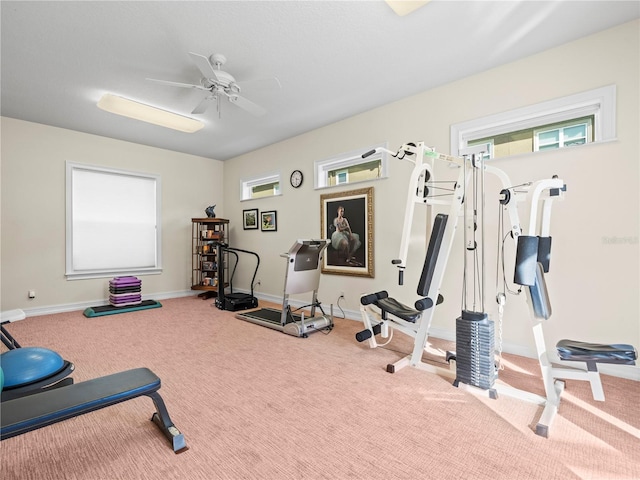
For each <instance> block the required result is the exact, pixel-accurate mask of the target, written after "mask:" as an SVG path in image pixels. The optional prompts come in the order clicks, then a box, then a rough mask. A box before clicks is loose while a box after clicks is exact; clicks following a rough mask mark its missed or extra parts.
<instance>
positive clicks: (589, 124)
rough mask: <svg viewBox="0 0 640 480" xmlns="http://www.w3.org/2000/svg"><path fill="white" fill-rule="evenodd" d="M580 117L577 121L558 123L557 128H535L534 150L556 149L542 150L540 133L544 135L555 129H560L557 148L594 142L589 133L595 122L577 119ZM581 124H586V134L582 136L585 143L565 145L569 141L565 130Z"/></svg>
mask: <svg viewBox="0 0 640 480" xmlns="http://www.w3.org/2000/svg"><path fill="white" fill-rule="evenodd" d="M577 120H580V119H576V122H565V123H564V124H560V125H557V124H556V125H557V126H556V127H555V128H549V127H546V128H539V129H534V130H533V151H534V152H539V151H544V150H556V148H542V150H541V149H540V146H541V145H540V135H542V134H543V133H547V132H553V131H556V130H557V131H558V142H557V143H558V147H557V149H560V148H569V147H577V146H581V145H586V144H587V143H592V142H590V141H589V133H590V129H591V130H592V129H593V122H590V121H588V120H585V121H577ZM579 126H584V127H585V128H584V136H583V137H581V138H584V143H580V144H577V145H565V143H566V142H567V141H568V140H567V139H566V136H565V133H564V131H565V130H566V129H568V128H574V127H579ZM545 146H546V145H543V147H545Z"/></svg>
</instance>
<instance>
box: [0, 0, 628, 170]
mask: <svg viewBox="0 0 640 480" xmlns="http://www.w3.org/2000/svg"><path fill="white" fill-rule="evenodd" d="M638 17H640V2H638V1H620V2H618V1H611V0H606V1H573V0H570V1H551V2H546V1H495V2H494V1H438V0H433V1H432V2H430V3H428V4H427V5H425V6H423V7H421V8H419V9H418V10H416V11H415V12H414V13H412V14H410V15H407V16H405V17H399V16H397V15H396V14H395V13H394V12H393V11H392V10H391V9H390V8H389V6H388V5H387V4H386V3H385V2H383V1H382V0H361V1H279V2H276V1H207V2H195V1H168V2H161V1H152V2H138V1H125V2H119V1H85V2H68V1H45V2H31V1H15V2H14V1H5V0H2V3H1V20H2V26H1V35H2V37H1V48H2V56H1V62H2V64H1V68H2V70H1V75H2V77H1V81H2V83H1V92H2V98H1V104H0V105H1V113H2V115H3V116H6V117H12V118H17V119H22V120H27V121H31V122H37V123H42V124H46V125H53V126H57V127H62V128H67V129H72V130H78V131H81V132H87V133H92V134H96V135H102V136H105V137H112V138H117V139H121V140H126V141H131V142H136V143H140V144H145V145H152V146H156V147H160V148H164V149H168V150H175V151H179V152H186V153H191V154H194V155H200V156H203V157H208V158H212V159H218V160H226V159H229V158H232V157H234V156H237V155H240V154H242V153H245V152H248V151H251V150H255V149H257V148H260V147H263V146H265V145H269V144H272V143H274V142H277V141H280V140H283V139H286V138H290V137H293V136H295V135H298V134H301V133H303V132H306V131H309V130H312V129H315V128H318V127H321V126H323V125H327V124H330V123H333V122H336V121H338V120H341V119H343V118H347V117H350V116H353V115H355V114H358V113H360V112H364V111H367V110H370V109H372V108H375V107H377V106H380V105H384V104H386V103H389V102H393V101H395V100H399V99H401V98H404V97H407V96H409V95H413V94H416V93H419V92H421V91H425V90H428V89H431V88H433V87H436V86H438V85H442V84H445V83H448V82H451V81H455V80H457V79H460V78H463V77H467V76H469V75H473V74H475V73H478V72H481V71H483V70H487V69H490V68H493V67H496V66H498V65H501V64H504V63H507V62H511V61H514V60H517V59H519V58H522V57H526V56H529V55H532V54H535V53H537V52H540V51H543V50H546V49H548V48H551V47H554V46H556V45H560V44H563V43H566V42H569V41H572V40H575V39H578V38H580V37H583V36H586V35H590V34H592V33H595V32H598V31H600V30H604V29H607V28H610V27H613V26H616V25H619V24H621V23H624V22H628V21H631V20H633V19H636V18H638ZM188 52H195V53H200V54H202V55H205V56H210V55H211V54H213V53H222V54H224V55H225V56H226V57H227V59H228V60H227V63H226V64H225V66H224V68H223V69H224V70H225V71H227V72H229V73H231V74H232V75H233V76H234V77H235V78H236V80H237V81H238V83H239V84H240V85H241V86H242V85H243V80H247V81H248V80H258V79H261V78H272V77H277V78H278V79H279V80H280V83H281V85H282V87H281V89H280V90H275V91H274V90H269V89H261V88H260V82H248V83H246V84H245V87H244V88H243V90H242V94H243V95H244V96H245V97H247V98H249V99H250V100H252V101H253V102H255V103H257V104H259V105H261V106H263V107H264V108H266V109H267V110H268V113H267V114H266V115H264V116H262V117H255V116H253V115H251V114H249V113H248V112H246V111H244V110H241V109H240V108H238V107H237V106H235V105H231V104H229V103H228V102H227V103H223V104H222V112H221V115H222V118H218V113H217V112H216V108H215V105H213V106H212V107H211V108H209V109H208V110H207V112H205V114H203V115H197V116H196V115H193V117H198V118H200V119H202V120H203V121H204V122H205V128H204V129H202V130H200V131H199V132H197V133H191V134H189V133H182V132H177V131H173V130H169V129H166V128H163V127H158V126H154V125H149V124H146V123H142V122H138V121H135V120H130V119H127V118H124V117H120V116H117V115H113V114H110V113H107V112H104V111H102V110H100V109H98V108H97V107H96V102H97V101H98V99H99V98H100V97H101V96H102V94H103V93H106V92H110V93H114V94H116V95H120V96H124V97H127V98H130V99H133V100H137V101H140V102H143V103H147V104H149V105H153V106H156V107H159V108H162V109H165V110H170V111H173V112H176V113H179V114H182V115H188V116H192V115H191V113H190V112H191V111H192V110H193V109H194V108H195V106H196V105H197V104H198V103H199V102H200V100H201V99H202V97H203V96H204V93H203V92H201V91H198V90H195V89H183V88H177V87H169V86H165V85H159V84H156V83H153V82H149V81H147V80H145V79H146V78H147V77H152V78H157V79H164V80H170V81H175V82H181V83H198V82H199V80H200V78H201V75H200V73H199V70H198V69H197V67H196V66H195V64H194V63H193V62H192V61H191V58H190V57H189V55H188ZM611 54H612V55H615V52H611ZM594 68H597V66H594ZM549 81H553V79H549Z"/></svg>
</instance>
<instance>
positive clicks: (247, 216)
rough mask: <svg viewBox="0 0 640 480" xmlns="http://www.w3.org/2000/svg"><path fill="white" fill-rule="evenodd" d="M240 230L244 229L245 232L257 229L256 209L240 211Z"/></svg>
mask: <svg viewBox="0 0 640 480" xmlns="http://www.w3.org/2000/svg"><path fill="white" fill-rule="evenodd" d="M242 228H244V229H245V230H257V229H258V209H257V208H253V209H251V210H243V211H242Z"/></svg>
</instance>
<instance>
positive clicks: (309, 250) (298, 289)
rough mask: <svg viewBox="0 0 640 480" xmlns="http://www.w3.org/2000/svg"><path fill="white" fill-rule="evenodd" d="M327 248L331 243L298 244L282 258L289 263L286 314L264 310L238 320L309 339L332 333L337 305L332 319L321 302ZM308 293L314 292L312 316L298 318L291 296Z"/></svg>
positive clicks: (243, 315)
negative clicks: (292, 306) (323, 333)
mask: <svg viewBox="0 0 640 480" xmlns="http://www.w3.org/2000/svg"><path fill="white" fill-rule="evenodd" d="M327 244H328V241H327V240H297V241H296V242H295V243H294V244H293V246H292V247H291V248H290V249H289V252H288V253H286V254H284V255H281V256H282V257H285V258H286V259H287V270H286V273H285V279H284V296H283V299H282V310H276V309H273V308H262V309H260V310H254V311H250V312H243V313H239V314H236V318H239V319H241V320H246V321H248V322H251V323H255V324H257V325H261V326H263V327H267V328H271V329H273V330H278V331H280V332H283V333H286V334H287V335H292V336H294V337H302V338H306V337H308V336H309V334H310V333H313V332H317V331H319V330H331V329H332V328H333V305H331V312H330V315H326V314H325V313H324V311H323V310H322V305H321V304H320V302H319V301H318V287H319V285H320V272H321V269H322V258H323V253H324V250H325V249H326V248H327ZM308 292H313V296H312V301H311V304H310V306H311V316H310V317H308V318H305V316H304V312H302V313H300V314H296V313H294V312H293V311H292V310H291V305H290V304H289V295H293V294H297V293H308ZM316 307H318V308H319V309H320V311H321V312H322V315H319V316H316Z"/></svg>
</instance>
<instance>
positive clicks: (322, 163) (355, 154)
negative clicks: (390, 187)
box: [313, 142, 389, 190]
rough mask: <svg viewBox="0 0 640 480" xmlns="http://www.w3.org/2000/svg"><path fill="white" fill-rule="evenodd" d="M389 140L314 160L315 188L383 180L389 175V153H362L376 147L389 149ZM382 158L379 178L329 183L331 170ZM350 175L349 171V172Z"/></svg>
mask: <svg viewBox="0 0 640 480" xmlns="http://www.w3.org/2000/svg"><path fill="white" fill-rule="evenodd" d="M387 145H388V142H383V143H379V144H376V145H371V146H368V147H363V148H360V149H358V150H352V151H350V152H345V153H341V154H338V155H335V156H333V157H329V158H325V159H322V160H316V161H314V162H313V172H314V173H313V177H314V178H313V182H314V189H316V190H319V189H323V188H334V187H339V186H344V185H349V184H355V183H362V182H373V181H378V180H382V179H385V178H387V177H388V172H389V154H388V153H387V152H386V151H385V150H381V151H378V152H376V153H374V154H373V155H370V156H368V157H366V158H362V154H363V153H366V152H369V151H371V150H374V149H376V148H381V149H387ZM378 159H379V160H380V177H378V178H369V179H366V180H358V181H354V182H349V180H347V182H343V183H336V185H331V184H329V175H328V174H329V172H331V171H336V170H341V169H345V170H348V169H349V168H350V167H354V166H357V165H361V164H363V163H371V162H374V161H376V160H378ZM347 176H348V173H347Z"/></svg>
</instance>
